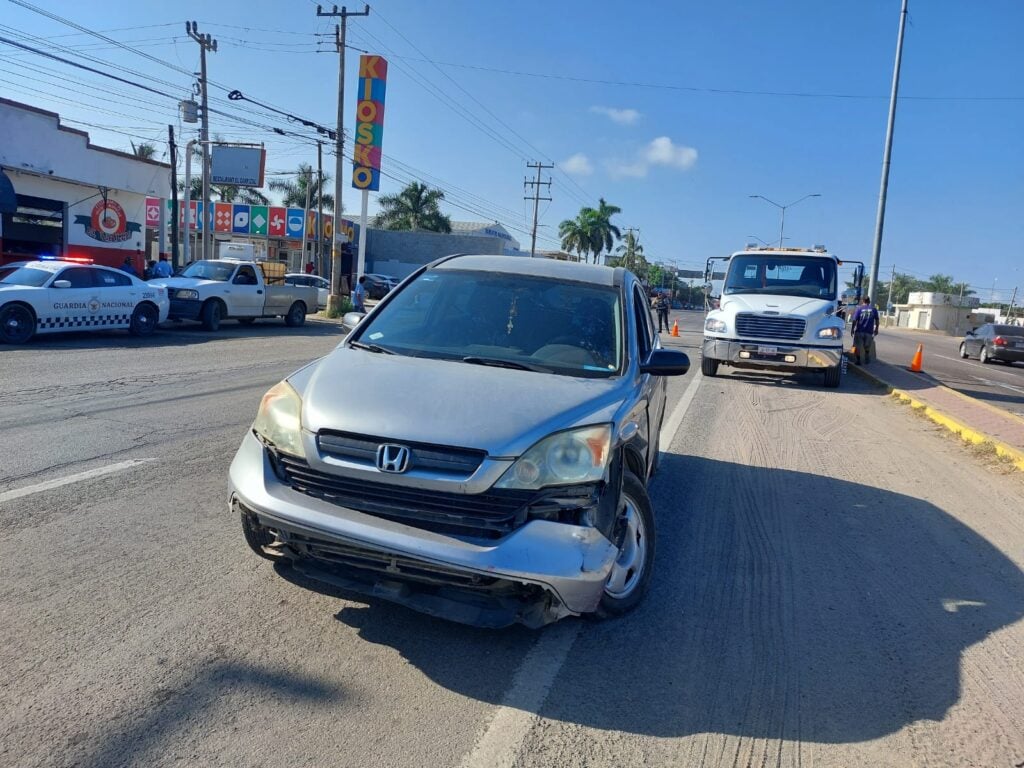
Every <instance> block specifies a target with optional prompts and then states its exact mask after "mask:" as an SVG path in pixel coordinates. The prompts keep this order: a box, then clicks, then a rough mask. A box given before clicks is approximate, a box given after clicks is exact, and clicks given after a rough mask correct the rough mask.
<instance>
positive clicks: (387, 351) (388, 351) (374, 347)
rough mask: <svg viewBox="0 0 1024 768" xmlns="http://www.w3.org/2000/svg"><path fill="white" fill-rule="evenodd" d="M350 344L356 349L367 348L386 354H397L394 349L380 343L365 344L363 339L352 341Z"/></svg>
mask: <svg viewBox="0 0 1024 768" xmlns="http://www.w3.org/2000/svg"><path fill="white" fill-rule="evenodd" d="M348 345H349V346H350V347H354V348H355V349H365V350H366V351H367V352H377V353H383V354H385V355H393V354H395V351H394V350H392V349H388V348H386V347H382V346H381V345H380V344H365V343H363V342H361V341H350V342H349V343H348Z"/></svg>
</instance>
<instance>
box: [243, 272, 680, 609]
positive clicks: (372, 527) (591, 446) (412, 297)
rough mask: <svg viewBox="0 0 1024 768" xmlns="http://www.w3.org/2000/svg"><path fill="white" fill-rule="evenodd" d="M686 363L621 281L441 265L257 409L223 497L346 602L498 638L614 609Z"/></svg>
mask: <svg viewBox="0 0 1024 768" xmlns="http://www.w3.org/2000/svg"><path fill="white" fill-rule="evenodd" d="M688 368H689V359H688V358H687V356H686V355H685V354H684V353H682V352H680V351H676V350H667V349H661V348H660V342H659V339H658V334H657V333H656V331H655V328H654V325H653V323H652V322H651V316H650V312H649V310H648V305H647V298H646V295H645V293H644V291H643V288H642V286H641V285H640V283H639V281H638V280H637V279H636V277H634V276H633V275H632V274H631V273H629V272H627V271H625V270H623V269H612V268H609V267H600V266H587V265H580V264H572V263H568V262H562V261H552V260H548V259H521V258H515V257H507V256H465V255H463V256H452V257H448V258H446V259H442V260H441V261H438V262H435V263H434V264H432V265H429V266H427V267H424V268H422V269H421V270H420V271H419V272H418V273H416V275H414V276H413V278H412V279H411V280H408V281H406V282H405V283H403V285H402V287H401V288H400V289H399V290H398V291H397V292H396V293H392V294H391V295H389V296H388V297H387V298H386V299H385V300H384V301H383V302H381V303H380V304H379V305H377V307H376V308H375V309H374V310H373V311H372V312H371V313H370V314H368V315H367V316H366V317H365V319H364V320H363V321H362V322H360V323H359V324H358V326H357V327H356V329H355V330H354V331H353V332H352V333H350V334H349V336H348V338H347V339H346V340H345V341H344V342H343V343H342V344H341V345H340V346H338V347H337V348H336V349H335V350H334V351H333V352H331V353H330V354H328V355H327V356H326V357H323V358H321V359H319V360H317V361H315V362H313V363H311V364H309V365H308V366H306V367H305V368H302V369H300V370H299V371H297V372H296V373H294V374H292V375H291V376H289V377H288V378H287V379H285V380H284V381H282V382H281V383H279V384H277V385H276V386H275V387H273V388H272V389H271V390H270V391H269V392H268V393H267V394H266V395H265V396H264V398H263V401H262V402H261V404H260V408H259V411H258V413H257V416H256V420H255V422H254V423H253V425H252V429H250V430H249V432H248V433H247V434H246V436H245V438H244V439H243V440H242V445H241V447H240V448H239V450H238V453H237V454H236V456H235V458H234V461H233V462H232V464H231V469H230V474H229V493H228V502H229V505H230V508H231V510H232V511H233V512H234V514H237V515H239V516H240V518H241V523H242V531H243V533H244V536H245V539H246V542H247V543H248V544H249V546H250V547H251V548H252V549H253V550H254V551H255V552H256V553H257V554H259V555H261V556H262V557H265V558H268V559H271V560H278V561H284V563H287V564H291V565H292V566H293V567H294V568H295V569H296V570H298V571H299V572H301V573H303V574H305V575H306V576H307V577H309V578H312V579H315V580H320V581H323V582H326V583H329V584H334V585H340V586H342V587H344V588H345V589H347V590H349V591H356V592H362V593H365V594H369V595H374V596H376V597H378V598H385V599H388V600H391V601H394V602H397V603H400V604H403V605H406V606H408V607H411V608H414V609H416V610H421V611H424V612H426V613H430V614H432V615H436V616H442V617H446V618H449V619H452V620H454V621H460V622H464V623H468V624H474V625H480V626H490V627H500V626H505V625H508V624H511V623H515V622H521V623H523V624H526V625H527V626H533V627H536V626H540V625H543V624H546V623H548V622H552V621H555V620H557V619H559V618H561V617H563V616H569V615H578V614H593V615H595V616H597V617H601V618H605V617H613V616H618V615H620V614H623V613H625V612H627V611H629V610H631V609H632V608H634V607H635V606H636V605H637V604H638V603H639V602H640V600H641V599H642V597H643V595H644V593H645V591H646V590H647V586H648V583H649V581H650V578H651V573H652V567H653V563H654V555H655V523H654V510H653V508H652V505H651V500H650V498H649V496H648V493H647V481H648V479H649V478H650V477H651V476H652V475H653V474H654V471H655V469H656V467H657V462H658V450H659V444H658V443H659V439H658V438H659V433H660V430H661V425H662V419H663V417H664V412H665V392H666V380H665V377H666V376H673V375H681V374H684V373H686V371H687V370H688ZM339 382H343V383H345V382H347V384H346V385H345V386H339Z"/></svg>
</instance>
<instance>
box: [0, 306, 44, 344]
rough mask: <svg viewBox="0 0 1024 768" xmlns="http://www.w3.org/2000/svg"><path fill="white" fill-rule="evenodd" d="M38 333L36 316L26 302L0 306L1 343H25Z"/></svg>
mask: <svg viewBox="0 0 1024 768" xmlns="http://www.w3.org/2000/svg"><path fill="white" fill-rule="evenodd" d="M35 333H36V316H35V314H34V313H33V312H32V310H31V309H29V308H28V307H26V306H25V305H24V304H8V305H7V306H5V307H0V344H24V343H25V342H27V341H28V340H29V339H31V338H32V337H33V336H35Z"/></svg>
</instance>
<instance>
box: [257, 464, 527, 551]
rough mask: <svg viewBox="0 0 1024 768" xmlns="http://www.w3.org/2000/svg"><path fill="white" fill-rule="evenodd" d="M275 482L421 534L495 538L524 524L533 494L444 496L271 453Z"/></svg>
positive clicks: (491, 491)
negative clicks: (336, 472)
mask: <svg viewBox="0 0 1024 768" xmlns="http://www.w3.org/2000/svg"><path fill="white" fill-rule="evenodd" d="M270 455H271V458H272V460H273V463H274V468H275V470H276V471H277V474H278V477H280V478H281V480H282V481H284V482H285V483H287V484H288V485H290V486H291V487H292V488H293V489H295V490H296V491H299V492H300V493H304V494H306V495H307V496H312V497H314V498H317V499H323V500H324V501H329V502H331V503H332V504H337V505H339V506H342V507H346V508H348V509H353V510H355V511H357V512H363V513H365V514H368V515H373V516H375V517H382V518H385V519H387V520H394V521H396V522H400V523H405V524H406V525H412V526H415V527H417V528H424V529H426V530H430V531H436V532H438V533H454V534H461V535H466V536H477V537H483V538H498V537H500V536H503V535H505V534H506V533H509V532H510V531H512V530H513V529H514V528H516V527H518V526H520V525H522V524H523V523H524V522H525V521H526V513H527V505H528V504H529V502H530V501H531V500H532V499H533V498H534V497H535V496H536V495H537V494H536V492H535V491H505V490H490V491H486V492H484V493H445V492H441V491H432V490H423V489H421V488H407V487H405V486H400V485H392V484H390V483H379V482H373V481H368V480H364V479H362V478H351V477H343V476H341V475H334V474H328V473H326V472H321V471H319V470H316V469H313V468H312V467H310V466H309V464H308V463H306V462H305V461H303V460H302V459H297V458H294V457H292V456H286V455H285V454H281V453H271V454H270Z"/></svg>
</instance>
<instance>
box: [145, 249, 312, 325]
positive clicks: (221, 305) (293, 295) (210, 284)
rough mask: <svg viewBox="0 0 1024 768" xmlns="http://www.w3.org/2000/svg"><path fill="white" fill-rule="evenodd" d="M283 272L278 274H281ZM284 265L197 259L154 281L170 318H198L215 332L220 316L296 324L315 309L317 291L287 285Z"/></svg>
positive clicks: (305, 287) (242, 260)
mask: <svg viewBox="0 0 1024 768" xmlns="http://www.w3.org/2000/svg"><path fill="white" fill-rule="evenodd" d="M278 273H280V274H278ZM284 273H285V265H284V264H278V263H275V262H263V261H250V260H247V259H233V258H231V259H212V260H206V261H194V262H192V263H191V264H189V265H188V266H187V267H185V269H183V270H182V271H181V272H179V273H178V274H177V275H175V276H174V277H167V278H158V279H155V280H151V281H150V283H151V284H153V285H158V286H163V287H165V288H166V289H167V293H168V296H169V297H170V300H171V312H170V319H171V320H199V321H200V322H202V324H203V328H205V329H206V330H208V331H215V330H217V329H218V328H219V327H220V323H221V320H225V319H234V320H237V321H238V322H240V323H245V324H248V323H252V322H254V321H255V320H256V319H257V318H261V317H283V318H284V322H285V325H288V326H289V327H297V326H300V325H302V324H303V323H305V322H306V315H308V314H310V313H313V312H316V310H317V303H318V301H317V299H318V297H317V289H316V288H314V287H312V286H302V285H287V284H286V283H285V278H284Z"/></svg>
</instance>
